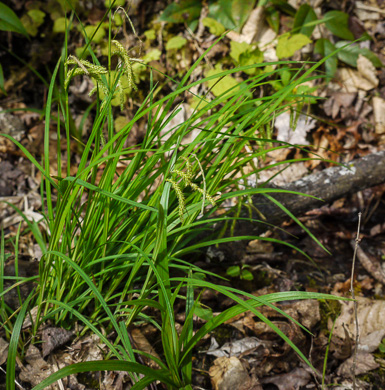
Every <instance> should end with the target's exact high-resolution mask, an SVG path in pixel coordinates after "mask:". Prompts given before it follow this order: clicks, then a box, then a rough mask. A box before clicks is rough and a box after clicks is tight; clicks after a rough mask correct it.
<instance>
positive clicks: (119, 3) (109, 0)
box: [104, 0, 126, 8]
mask: <svg viewBox="0 0 385 390" xmlns="http://www.w3.org/2000/svg"><path fill="white" fill-rule="evenodd" d="M110 4H112V6H113V7H114V8H117V7H124V6H125V5H126V0H115V1H113V0H105V1H104V6H105V7H106V8H110Z"/></svg>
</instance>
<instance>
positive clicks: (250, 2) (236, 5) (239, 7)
mask: <svg viewBox="0 0 385 390" xmlns="http://www.w3.org/2000/svg"><path fill="white" fill-rule="evenodd" d="M226 1H228V0H222V1H221V0H220V3H223V2H226ZM230 3H231V5H232V7H231V12H232V17H233V20H234V22H235V24H236V26H237V28H236V30H237V31H241V30H242V27H243V25H244V23H245V22H246V20H247V19H248V17H249V16H250V12H251V11H252V10H253V8H254V5H255V0H233V1H231V2H230Z"/></svg>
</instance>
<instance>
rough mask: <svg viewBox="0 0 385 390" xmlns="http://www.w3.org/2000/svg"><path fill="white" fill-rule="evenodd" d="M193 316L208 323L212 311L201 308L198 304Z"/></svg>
mask: <svg viewBox="0 0 385 390" xmlns="http://www.w3.org/2000/svg"><path fill="white" fill-rule="evenodd" d="M194 315H196V316H197V317H199V318H202V320H205V321H210V320H211V319H212V318H213V311H212V310H211V309H209V308H203V307H202V306H201V305H200V304H198V305H197V306H195V308H194Z"/></svg>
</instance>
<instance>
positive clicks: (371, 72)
mask: <svg viewBox="0 0 385 390" xmlns="http://www.w3.org/2000/svg"><path fill="white" fill-rule="evenodd" d="M357 69H358V71H359V72H360V73H361V75H362V76H364V77H365V78H366V79H367V80H368V81H369V82H370V83H371V84H372V85H374V87H377V86H378V78H377V71H376V68H375V66H374V65H373V63H372V61H370V60H369V59H367V58H366V57H365V56H363V55H362V54H360V55H359V56H358V59H357Z"/></svg>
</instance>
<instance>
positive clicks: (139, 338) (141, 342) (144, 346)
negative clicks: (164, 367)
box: [131, 328, 161, 370]
mask: <svg viewBox="0 0 385 390" xmlns="http://www.w3.org/2000/svg"><path fill="white" fill-rule="evenodd" d="M131 336H132V338H133V339H134V342H135V344H136V346H137V349H138V350H140V351H143V352H147V353H148V354H150V355H151V356H154V357H156V358H158V359H159V360H161V359H160V357H159V355H158V354H157V352H156V351H155V349H154V348H153V346H152V345H151V344H150V343H149V342H148V340H147V338H146V337H145V336H144V334H143V333H142V332H141V331H140V329H137V328H134V329H132V331H131ZM147 363H148V365H149V366H150V367H151V368H153V369H155V370H157V369H159V368H160V367H159V365H158V364H157V363H156V362H154V361H153V360H151V359H147Z"/></svg>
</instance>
